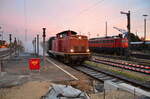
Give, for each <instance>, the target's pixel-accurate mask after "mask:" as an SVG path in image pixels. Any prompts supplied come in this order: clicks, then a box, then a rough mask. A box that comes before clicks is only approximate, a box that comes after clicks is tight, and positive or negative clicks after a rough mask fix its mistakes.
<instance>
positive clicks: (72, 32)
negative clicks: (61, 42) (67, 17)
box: [58, 30, 77, 35]
mask: <svg viewBox="0 0 150 99" xmlns="http://www.w3.org/2000/svg"><path fill="white" fill-rule="evenodd" d="M68 32H71V34H74V35H76V34H77V32H75V31H71V30H67V31H63V32H60V33H58V34H59V35H62V34H67V33H68Z"/></svg>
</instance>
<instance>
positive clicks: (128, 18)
mask: <svg viewBox="0 0 150 99" xmlns="http://www.w3.org/2000/svg"><path fill="white" fill-rule="evenodd" d="M121 14H125V15H127V29H128V34H127V39H128V49H127V50H128V53H127V54H126V56H127V57H128V56H129V50H130V32H131V23H130V22H131V21H130V11H128V12H122V11H121Z"/></svg>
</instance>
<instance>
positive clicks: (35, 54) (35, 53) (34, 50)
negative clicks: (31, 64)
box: [34, 37, 36, 55]
mask: <svg viewBox="0 0 150 99" xmlns="http://www.w3.org/2000/svg"><path fill="white" fill-rule="evenodd" d="M34 41H35V43H34V47H35V49H34V51H35V55H36V37H35V38H34Z"/></svg>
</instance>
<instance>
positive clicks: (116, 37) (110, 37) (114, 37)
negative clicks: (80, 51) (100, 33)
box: [90, 36, 120, 40]
mask: <svg viewBox="0 0 150 99" xmlns="http://www.w3.org/2000/svg"><path fill="white" fill-rule="evenodd" d="M118 38H120V37H118V36H107V37H97V38H91V39H90V40H99V39H118Z"/></svg>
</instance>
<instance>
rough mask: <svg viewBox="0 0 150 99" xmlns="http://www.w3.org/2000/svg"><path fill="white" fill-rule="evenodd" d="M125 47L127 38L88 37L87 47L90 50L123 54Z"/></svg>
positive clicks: (126, 46) (125, 50)
mask: <svg viewBox="0 0 150 99" xmlns="http://www.w3.org/2000/svg"><path fill="white" fill-rule="evenodd" d="M127 48H128V39H127V38H122V37H121V36H112V37H101V38H100V37H99V38H91V39H89V49H90V51H92V52H97V53H107V54H117V55H124V54H125V53H126V52H127Z"/></svg>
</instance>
